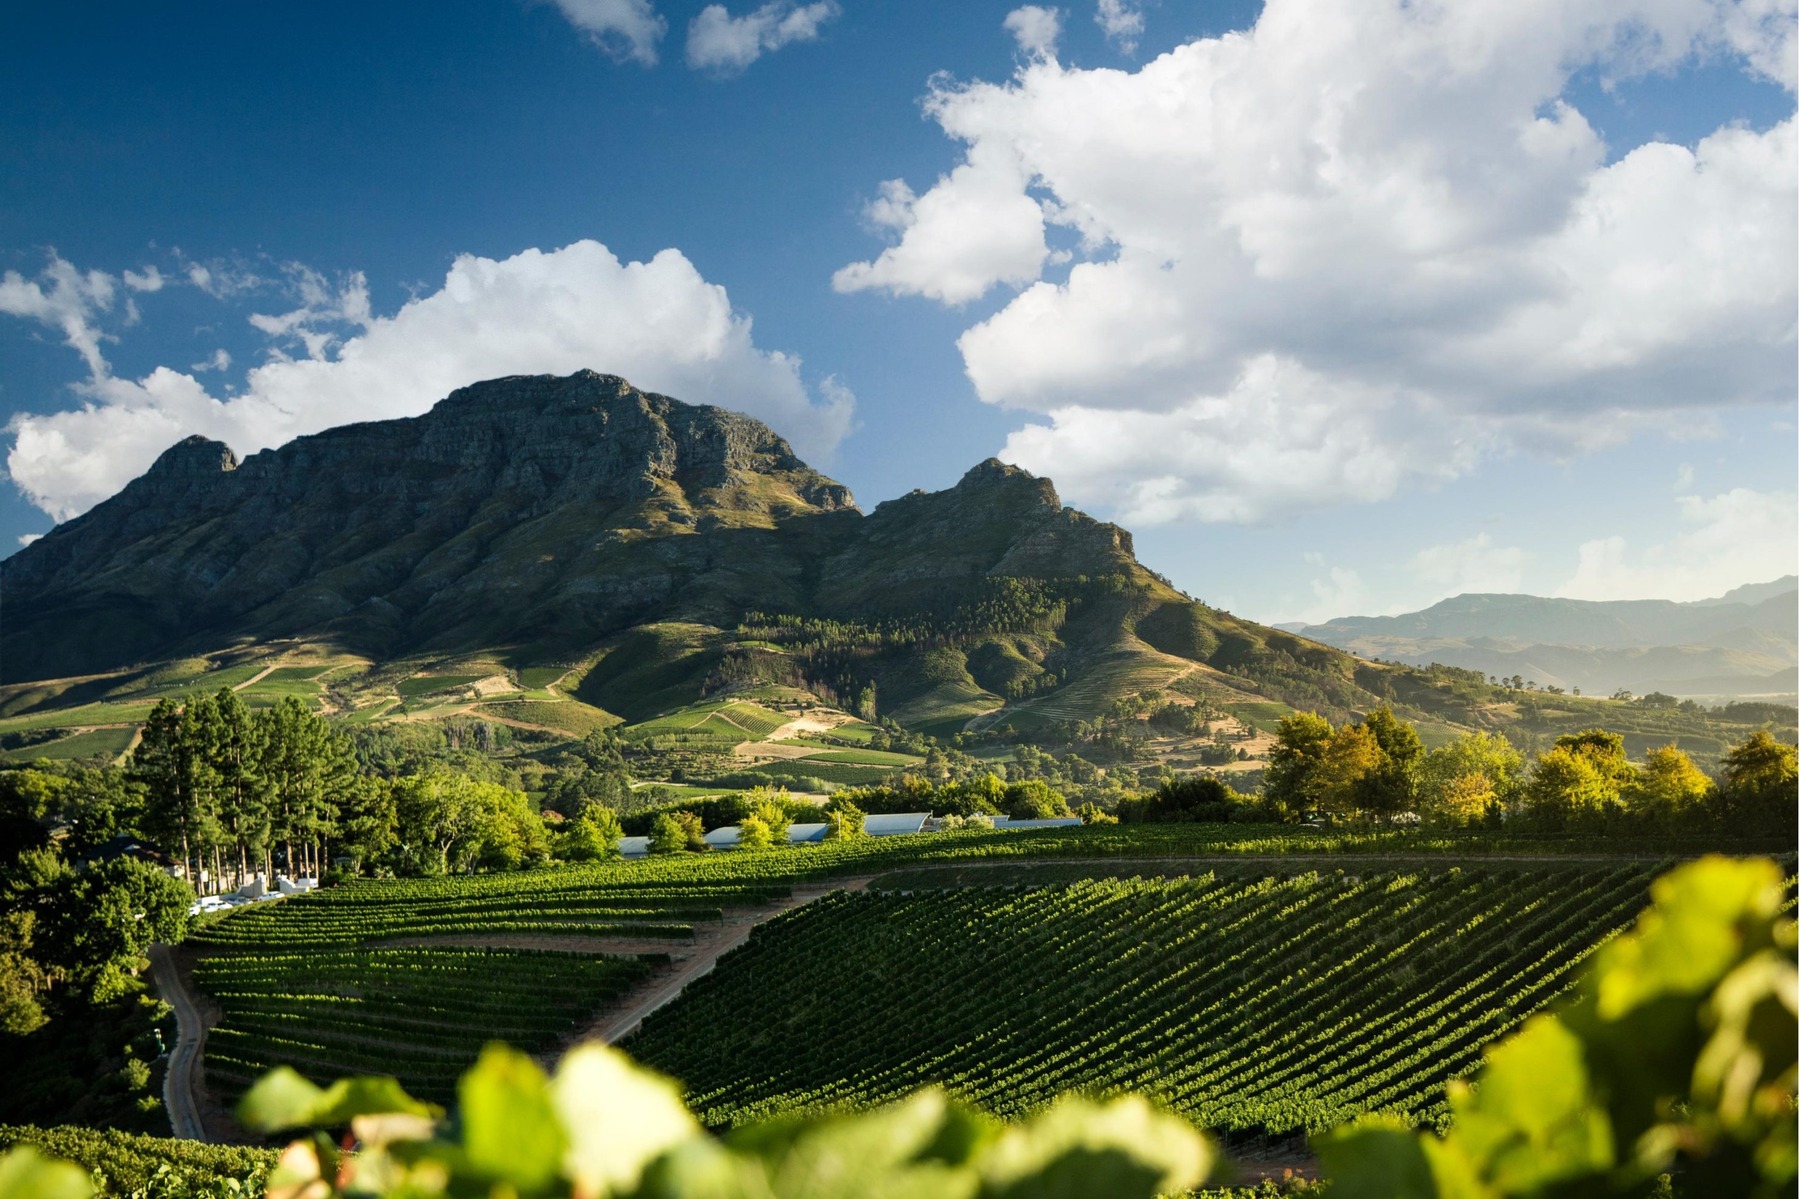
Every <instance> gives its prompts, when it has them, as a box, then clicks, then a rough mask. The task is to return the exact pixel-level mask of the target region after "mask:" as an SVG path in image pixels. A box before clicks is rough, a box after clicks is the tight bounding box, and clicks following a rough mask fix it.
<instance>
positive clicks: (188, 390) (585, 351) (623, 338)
mask: <svg viewBox="0 0 1799 1199" xmlns="http://www.w3.org/2000/svg"><path fill="white" fill-rule="evenodd" d="M196 269H200V268H196ZM128 275H129V272H128ZM192 277H193V276H192V272H190V278H192ZM194 281H195V282H196V283H198V280H197V279H195V280H194ZM126 284H127V286H128V287H131V288H134V289H136V290H148V288H147V287H145V286H143V284H144V277H142V276H136V275H130V276H129V278H128V279H127V281H126ZM160 285H161V281H160V278H158V280H157V286H160ZM296 290H297V294H298V296H299V299H300V301H301V305H300V307H298V308H296V309H294V310H292V311H290V312H286V313H282V314H278V315H257V316H253V317H252V318H251V321H252V323H253V324H255V325H256V327H257V328H259V329H261V330H262V331H263V332H264V333H267V334H268V335H270V336H271V337H275V338H279V339H284V340H288V341H291V342H293V343H296V344H297V348H298V347H303V350H304V352H305V354H306V355H307V356H306V357H303V358H290V357H287V356H285V355H281V354H277V355H276V356H275V357H274V359H273V360H271V361H269V362H267V363H265V364H263V365H261V366H257V367H255V368H253V369H252V370H250V371H249V373H248V376H247V379H246V386H245V387H244V389H243V391H242V392H241V394H238V395H235V396H229V397H225V398H221V397H219V396H216V395H214V394H212V393H211V392H209V391H208V389H207V387H206V386H205V385H204V384H202V383H201V382H200V380H199V379H197V378H195V377H194V375H193V374H190V373H186V372H183V371H179V370H174V369H171V368H169V367H159V368H157V369H156V370H154V371H152V372H151V373H150V374H149V375H147V376H145V377H143V378H141V379H135V380H132V379H121V378H118V377H116V376H114V375H113V374H112V373H111V372H110V370H109V369H108V367H107V364H106V362H105V359H104V357H103V356H102V354H101V341H102V340H103V338H102V335H101V334H100V333H99V332H98V328H99V321H100V320H101V319H102V316H103V314H104V313H106V312H108V311H111V310H112V308H113V307H114V305H115V295H116V294H117V293H118V292H119V291H120V288H119V286H118V284H116V283H115V282H114V281H113V280H112V278H111V277H110V276H107V275H105V274H104V273H101V272H93V271H90V272H86V273H82V272H79V271H76V270H75V269H74V268H73V267H71V266H70V265H69V264H68V263H66V262H63V261H62V260H60V259H57V260H54V261H53V262H52V264H51V266H50V268H49V269H48V270H47V271H45V272H44V274H43V275H42V276H41V277H39V278H38V279H24V278H21V277H20V276H19V275H17V274H15V273H10V272H9V273H8V275H7V276H6V277H5V279H4V280H0V311H5V312H9V313H12V314H14V315H17V316H22V317H26V318H29V319H34V320H37V321H39V322H41V323H43V324H45V325H48V326H50V327H52V328H56V329H59V330H61V331H62V333H63V335H64V339H65V341H67V342H68V344H69V345H70V346H71V347H73V348H75V349H76V350H78V351H79V352H80V353H81V354H82V355H83V356H84V358H86V360H87V361H88V364H89V367H90V370H91V371H92V372H93V374H92V377H91V378H90V379H89V380H88V382H86V383H84V384H82V385H81V386H80V389H79V390H80V391H81V392H82V393H83V394H84V395H85V397H86V398H85V402H84V403H83V404H82V405H81V406H80V407H79V408H76V409H72V410H68V411H63V412H57V413H51V414H47V415H29V414H28V415H20V416H16V417H14V419H13V421H12V422H11V425H10V430H11V432H12V434H13V437H14V442H13V446H12V449H11V452H10V453H8V455H7V459H6V465H7V470H8V472H9V473H10V474H11V476H12V479H13V482H14V483H16V484H17V485H18V486H19V488H20V489H21V490H23V491H24V492H25V494H26V495H27V496H28V497H30V499H31V500H32V502H33V503H35V504H37V505H38V506H39V507H41V508H43V509H44V511H46V512H48V513H50V515H51V516H53V517H54V518H56V519H57V520H59V521H60V520H67V519H68V518H70V517H72V516H75V515H77V514H79V513H81V512H84V511H86V510H87V509H88V508H90V507H92V506H93V505H94V504H95V503H97V502H99V501H100V500H102V499H105V498H106V497H107V496H109V495H111V494H113V493H114V492H116V491H117V490H118V489H119V488H120V487H121V486H123V485H124V484H125V483H126V482H128V481H129V480H131V479H132V478H134V477H136V476H137V475H139V474H141V473H142V472H143V471H144V469H145V468H146V467H148V466H149V465H150V463H151V462H152V461H154V460H155V458H156V456H157V454H159V453H160V452H161V451H162V450H163V449H165V448H167V447H168V446H169V445H170V444H172V443H173V442H175V441H176V440H178V439H179V438H181V437H184V436H186V435H188V434H192V433H202V434H205V435H206V436H209V437H216V438H218V439H219V440H221V441H224V442H226V443H228V444H229V445H231V446H232V448H234V449H235V450H237V451H238V452H239V453H240V454H243V453H248V452H252V451H255V450H258V449H263V448H265V447H269V446H275V445H280V444H282V443H283V442H286V441H288V440H290V439H291V438H293V437H296V436H299V435H301V434H305V433H314V432H318V431H319V430H321V429H327V428H330V427H332V426H334V425H340V424H345V423H348V422H351V421H364V420H379V419H385V418H388V417H397V416H415V415H417V414H419V413H421V412H424V411H425V410H426V409H428V408H429V407H430V406H431V405H432V404H433V403H435V402H436V401H437V400H439V399H441V398H443V397H444V396H445V395H447V394H448V393H449V392H451V391H453V390H454V389H456V388H457V387H461V386H463V385H465V384H468V383H473V382H476V381H478V380H481V379H490V378H495V377H497V376H501V375H513V374H568V373H571V372H574V371H577V370H581V369H584V368H592V369H595V370H600V371H604V372H607V373H611V374H619V375H623V376H625V377H626V378H628V379H630V380H631V381H632V382H633V383H635V384H637V385H638V386H639V387H642V388H645V389H647V390H651V391H659V392H663V393H666V394H668V395H673V396H676V397H678V398H680V399H684V400H688V401H690V402H694V403H711V404H717V405H720V406H722V407H728V408H734V409H736V410H738V411H741V412H747V413H750V414H751V415H753V416H757V417H760V418H761V419H763V420H766V421H768V422H769V423H770V424H771V425H773V426H774V427H775V429H776V430H777V431H779V432H780V433H781V434H782V435H784V436H786V437H787V438H788V439H789V440H790V441H792V442H793V444H794V446H795V448H796V449H797V450H798V451H799V452H800V453H801V454H802V455H813V456H824V455H828V454H829V453H830V452H831V451H832V449H834V448H835V446H836V445H837V443H838V442H839V441H840V440H841V439H842V437H843V436H844V434H845V433H846V432H847V431H848V429H849V423H850V419H851V414H852V410H853V407H854V400H853V398H852V397H851V396H850V395H849V393H848V392H847V390H845V389H843V388H842V387H839V386H837V385H836V384H835V383H833V382H832V381H830V380H826V382H825V384H824V385H823V387H822V388H821V390H822V391H823V393H824V394H823V396H822V397H821V398H820V399H818V400H817V401H814V399H813V398H812V397H811V396H810V395H809V394H808V392H807V389H806V386H805V384H804V383H803V382H802V381H801V378H800V372H799V367H800V363H799V360H798V359H797V358H795V357H793V356H791V355H787V354H783V353H780V352H778V351H765V350H760V349H757V348H756V346H755V344H754V342H753V341H752V339H751V330H750V320H749V318H748V317H747V316H745V315H743V314H741V313H739V312H736V311H734V310H733V309H732V307H731V303H730V300H729V298H728V297H727V296H726V294H725V290H724V288H722V287H719V286H717V285H716V284H712V283H708V282H707V281H706V280H705V279H703V278H701V276H700V274H699V272H698V271H697V270H696V269H695V268H694V266H693V264H692V263H691V262H689V261H688V260H687V258H686V257H684V256H683V255H682V254H681V253H680V252H679V251H676V250H664V251H662V252H661V253H660V254H657V255H656V256H655V257H654V258H652V259H650V260H649V261H648V262H620V261H619V260H618V259H617V258H616V257H614V256H613V254H612V253H611V251H609V250H608V249H607V248H606V247H605V246H603V245H600V244H599V243H597V242H592V241H582V242H576V243H575V244H573V245H570V246H566V247H564V248H563V249H560V250H555V251H542V250H527V251H525V252H523V253H521V254H517V255H514V256H513V257H511V258H507V259H503V260H495V259H491V258H480V257H477V256H475V255H463V256H462V257H460V258H458V259H456V261H455V264H454V265H453V266H451V268H450V271H449V274H448V275H447V276H446V277H445V279H444V284H443V287H442V288H440V289H439V290H437V291H435V292H433V293H431V294H429V295H426V296H423V297H420V298H417V299H414V300H412V301H410V302H409V303H407V304H406V305H405V306H404V307H402V308H401V309H400V310H399V311H398V312H396V313H395V314H393V315H392V316H378V315H374V314H373V313H372V312H371V309H370V305H369V298H368V291H367V288H366V286H365V285H364V283H363V281H362V279H361V277H360V276H352V277H350V278H349V280H348V281H347V282H346V283H345V284H343V285H341V286H338V287H332V286H330V285H328V284H327V282H326V281H325V280H323V279H321V278H319V277H318V276H316V275H314V274H311V273H310V272H304V271H302V272H299V273H298V276H297V287H296ZM202 365H207V364H202Z"/></svg>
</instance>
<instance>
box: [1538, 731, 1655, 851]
mask: <svg viewBox="0 0 1799 1199" xmlns="http://www.w3.org/2000/svg"><path fill="white" fill-rule="evenodd" d="M1636 785H1637V771H1636V767H1634V766H1632V765H1631V764H1630V759H1629V758H1627V757H1626V756H1625V753H1624V738H1623V737H1622V736H1621V735H1620V734H1618V733H1612V732H1607V731H1606V730H1605V729H1586V730H1584V731H1583V732H1579V733H1569V734H1567V735H1565V736H1561V737H1557V738H1556V739H1555V744H1554V745H1553V746H1551V747H1550V748H1549V749H1548V750H1546V751H1545V752H1544V753H1542V754H1540V755H1539V756H1538V757H1537V760H1536V762H1535V763H1533V764H1532V766H1531V771H1530V779H1529V781H1528V782H1527V783H1526V784H1525V787H1524V792H1523V812H1524V814H1525V815H1526V816H1527V817H1528V818H1529V820H1530V821H1531V822H1533V823H1536V824H1539V825H1542V826H1543V827H1546V828H1564V827H1569V826H1584V825H1590V824H1592V823H1593V822H1594V821H1596V820H1598V819H1600V818H1602V817H1604V816H1605V815H1607V814H1608V813H1622V812H1623V810H1624V799H1625V796H1626V795H1627V794H1629V793H1631V792H1633V791H1634V790H1635V789H1636Z"/></svg>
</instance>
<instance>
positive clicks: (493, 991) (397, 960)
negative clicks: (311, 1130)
mask: <svg viewBox="0 0 1799 1199" xmlns="http://www.w3.org/2000/svg"><path fill="white" fill-rule="evenodd" d="M649 969H650V963H649V962H647V961H645V960H642V959H639V958H635V957H599V956H588V955H580V954H572V953H546V952H533V951H529V950H502V949H444V948H403V949H353V950H333V951H320V950H307V951H300V952H290V953H267V954H262V953H259V954H256V955H253V956H252V955H249V954H218V955H214V956H212V957H209V958H207V959H205V960H204V961H203V962H202V963H201V964H200V966H199V968H198V969H197V970H196V972H195V977H196V980H197V981H198V982H199V983H200V985H201V986H202V987H204V988H205V989H206V991H207V992H208V993H210V994H211V995H212V996H213V998H214V999H216V1000H217V1001H218V1004H219V1007H220V1008H221V1010H222V1011H223V1013H224V1018H223V1020H222V1021H221V1022H220V1024H219V1026H218V1027H217V1028H215V1029H213V1030H212V1032H211V1033H210V1034H209V1035H208V1038H207V1046H206V1073H207V1079H208V1082H209V1083H210V1084H211V1086H212V1087H213V1089H214V1091H215V1092H218V1093H220V1094H223V1095H235V1094H236V1093H238V1092H240V1091H242V1090H243V1089H244V1088H246V1087H248V1086H249V1084H250V1083H252V1082H254V1081H255V1080H256V1079H257V1078H258V1077H260V1076H261V1075H262V1074H263V1073H264V1072H265V1071H267V1070H268V1069H270V1068H271V1067H274V1066H277V1065H283V1064H285V1065H290V1066H293V1067H294V1068H295V1069H297V1070H299V1071H300V1072H301V1073H302V1074H306V1075H309V1076H311V1077H314V1078H333V1077H336V1076H338V1075H343V1074H357V1073H362V1074H368V1073H382V1074H392V1075H394V1076H395V1077H396V1078H398V1079H399V1080H400V1081H401V1083H402V1084H404V1085H405V1087H406V1088H407V1090H409V1091H411V1092H412V1093H413V1094H415V1095H419V1096H421V1097H424V1098H427V1099H431V1100H435V1101H437V1102H439V1103H447V1102H449V1101H450V1100H451V1099H452V1097H453V1090H454V1086H455V1081H456V1078H457V1076H458V1075H460V1074H461V1073H462V1072H463V1071H464V1070H466V1069H467V1068H468V1067H469V1065H470V1064H471V1063H472V1062H473V1061H474V1060H475V1058H476V1057H477V1056H478V1055H479V1053H480V1052H481V1047H482V1045H484V1044H486V1043H487V1042H488V1041H492V1040H501V1041H506V1042H508V1043H509V1044H512V1045H515V1046H518V1047H520V1048H522V1049H526V1050H530V1051H533V1052H537V1051H542V1050H546V1049H550V1048H552V1047H553V1046H554V1045H555V1044H556V1043H557V1041H558V1040H560V1039H562V1038H564V1037H566V1036H567V1035H568V1034H569V1033H571V1032H573V1031H574V1030H576V1029H577V1028H579V1027H580V1026H581V1025H582V1024H584V1023H585V1022H586V1020H587V1019H588V1017H590V1016H591V1015H592V1013H593V1012H594V1011H595V1009H597V1008H599V1007H601V1006H603V1005H604V1004H605V1003H606V1002H607V1001H608V1000H611V999H613V998H615V997H616V996H617V995H618V994H620V993H621V992H622V991H623V990H624V989H625V988H626V987H628V986H630V985H631V984H632V983H634V982H636V981H637V980H638V979H639V978H641V977H642V976H643V975H644V974H646V973H648V971H649Z"/></svg>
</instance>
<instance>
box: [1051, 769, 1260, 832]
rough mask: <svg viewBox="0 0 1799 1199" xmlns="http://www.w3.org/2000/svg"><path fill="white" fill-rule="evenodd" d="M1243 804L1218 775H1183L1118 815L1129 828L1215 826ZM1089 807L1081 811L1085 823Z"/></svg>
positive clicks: (1128, 804)
mask: <svg viewBox="0 0 1799 1199" xmlns="http://www.w3.org/2000/svg"><path fill="white" fill-rule="evenodd" d="M1243 802H1244V797H1243V796H1241V795H1239V794H1237V793H1236V792H1235V791H1233V790H1232V789H1231V787H1230V784H1228V783H1226V782H1225V781H1224V780H1223V779H1221V778H1219V777H1218V776H1217V775H1215V774H1184V775H1177V776H1175V777H1174V778H1170V779H1167V780H1165V781H1164V782H1163V783H1162V784H1161V785H1160V786H1159V787H1157V788H1156V789H1155V791H1153V792H1151V793H1150V794H1149V795H1147V796H1144V797H1142V798H1141V799H1135V800H1126V801H1124V802H1123V803H1121V804H1120V805H1119V809H1118V812H1119V818H1120V819H1122V820H1124V821H1125V822H1126V823H1130V824H1187V823H1215V822H1223V821H1227V820H1229V819H1230V818H1231V816H1232V815H1233V814H1234V813H1235V812H1236V810H1237V808H1238V807H1239V806H1240V805H1241V804H1242V803H1243ZM1088 806H1089V805H1085V804H1083V805H1082V807H1081V817H1082V819H1083V820H1085V819H1086V816H1087V808H1088ZM1090 823H1091V822H1090ZM1102 823H1105V822H1102Z"/></svg>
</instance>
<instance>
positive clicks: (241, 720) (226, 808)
mask: <svg viewBox="0 0 1799 1199" xmlns="http://www.w3.org/2000/svg"><path fill="white" fill-rule="evenodd" d="M213 705H214V709H215V712H216V716H217V723H216V725H215V726H214V735H213V737H212V738H211V744H210V745H209V746H208V748H209V750H210V751H211V753H212V756H213V764H214V769H215V770H216V772H217V773H218V779H219V781H218V791H219V807H220V817H221V821H222V823H223V825H224V831H225V833H226V837H227V840H228V843H234V844H235V847H236V850H237V853H236V855H235V856H236V858H237V861H236V863H235V865H236V867H237V878H238V885H239V886H242V885H243V884H244V883H245V882H247V881H248V880H249V874H250V862H251V861H252V860H255V861H256V862H257V863H258V864H260V863H261V862H262V861H263V860H264V858H265V857H266V855H267V853H268V846H269V808H268V793H267V791H266V790H265V789H264V787H263V784H262V777H261V767H262V759H263V756H264V754H265V753H266V752H267V748H268V741H267V735H266V733H265V731H264V729H263V725H262V723H261V722H260V721H257V720H256V719H254V718H253V716H252V714H251V712H250V709H249V706H248V705H246V704H245V703H244V701H243V699H242V697H240V696H239V695H238V693H237V692H235V691H233V690H232V689H231V688H229V687H221V688H220V689H219V693H218V695H217V696H215V697H214V699H213Z"/></svg>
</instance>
